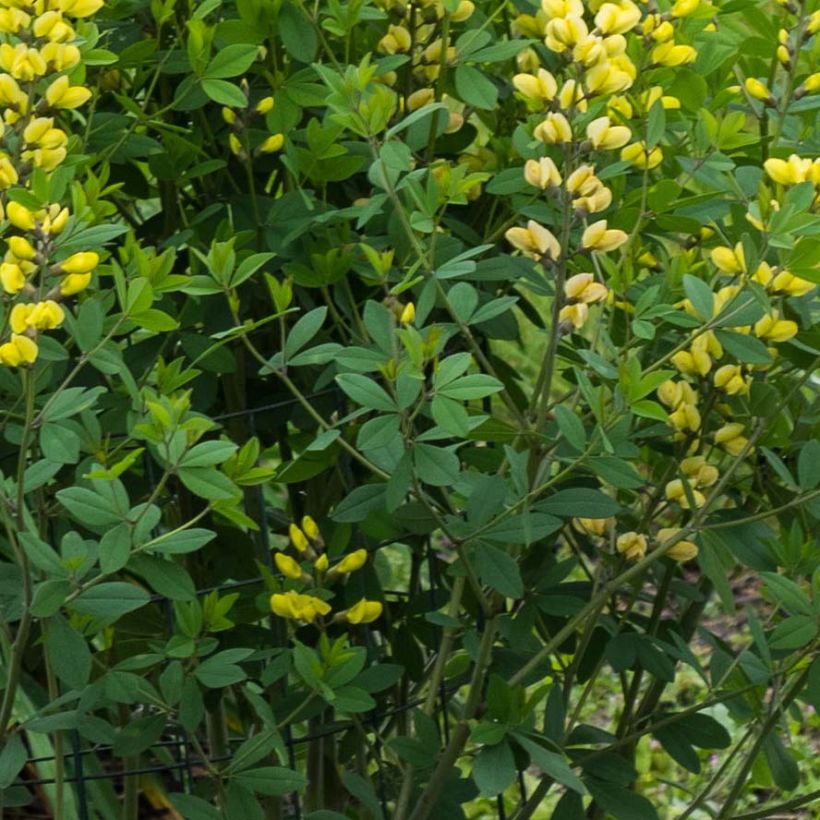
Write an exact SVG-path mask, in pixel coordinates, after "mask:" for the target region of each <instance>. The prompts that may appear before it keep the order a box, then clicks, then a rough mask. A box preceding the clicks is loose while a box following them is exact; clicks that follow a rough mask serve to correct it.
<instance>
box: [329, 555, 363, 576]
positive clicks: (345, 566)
mask: <svg viewBox="0 0 820 820" xmlns="http://www.w3.org/2000/svg"><path fill="white" fill-rule="evenodd" d="M366 563H367V550H365V549H358V550H355V551H354V552H351V553H349V554H348V555H345V557H344V558H342V560H341V561H339V563H338V564H336V566H335V567H333V571H334V572H339V573H344V574H347V573H350V572H356V571H357V570H360V569H361V568H362V567H363V566H364V565H365V564H366Z"/></svg>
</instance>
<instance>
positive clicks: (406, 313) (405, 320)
mask: <svg viewBox="0 0 820 820" xmlns="http://www.w3.org/2000/svg"><path fill="white" fill-rule="evenodd" d="M415 318H416V306H415V305H414V304H413V303H412V302H408V303H407V304H406V305H405V306H404V308H403V310H402V312H401V316H400V317H399V321H400V322H401V323H402V324H403V325H412V324H413V320H414V319H415Z"/></svg>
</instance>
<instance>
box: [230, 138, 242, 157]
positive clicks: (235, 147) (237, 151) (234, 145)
mask: <svg viewBox="0 0 820 820" xmlns="http://www.w3.org/2000/svg"><path fill="white" fill-rule="evenodd" d="M228 148H230V149H231V153H232V154H233V155H234V156H236V157H242V156H243V155H244V150H243V148H242V141H241V140H240V139H239V137H238V136H237V135H236V134H228Z"/></svg>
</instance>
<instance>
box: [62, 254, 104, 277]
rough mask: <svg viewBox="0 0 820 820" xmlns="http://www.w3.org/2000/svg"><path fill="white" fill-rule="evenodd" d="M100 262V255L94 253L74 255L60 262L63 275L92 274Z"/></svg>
mask: <svg viewBox="0 0 820 820" xmlns="http://www.w3.org/2000/svg"><path fill="white" fill-rule="evenodd" d="M99 261H100V255H99V254H98V253H95V252H94V251H82V252H81V253H74V254H72V255H71V256H69V257H68V259H64V260H63V261H62V262H60V270H61V271H62V272H63V273H90V272H91V271H92V270H94V268H96V267H97V264H98V263H99Z"/></svg>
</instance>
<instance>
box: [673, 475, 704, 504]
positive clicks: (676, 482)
mask: <svg viewBox="0 0 820 820" xmlns="http://www.w3.org/2000/svg"><path fill="white" fill-rule="evenodd" d="M691 491H692V498H693V500H694V502H695V506H696V507H702V506H703V504H704V502H705V501H706V496H705V495H704V494H703V493H702V492H700V490H696V489H694V488H691ZM665 492H666V497H667V499H668V500H669V501H677V502H678V504H680V505H681V507H683V509H684V510H688V509H689V499H688V497H687V495H686V490H685V489H684V486H683V481H682V480H681V479H680V478H675V479H672V481H670V482H669V483H668V484H667V485H666V491H665Z"/></svg>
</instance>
